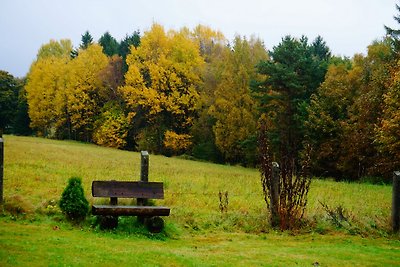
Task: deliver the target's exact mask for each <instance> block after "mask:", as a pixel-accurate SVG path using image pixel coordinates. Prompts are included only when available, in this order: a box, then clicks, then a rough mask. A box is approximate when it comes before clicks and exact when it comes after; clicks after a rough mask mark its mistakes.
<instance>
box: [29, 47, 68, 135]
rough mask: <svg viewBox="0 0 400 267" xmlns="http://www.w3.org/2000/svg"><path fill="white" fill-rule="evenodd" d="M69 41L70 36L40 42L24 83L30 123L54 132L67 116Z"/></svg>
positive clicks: (42, 129)
mask: <svg viewBox="0 0 400 267" xmlns="http://www.w3.org/2000/svg"><path fill="white" fill-rule="evenodd" d="M71 50H72V44H71V41H69V40H61V41H60V42H57V41H53V40H52V41H50V43H48V44H45V45H43V46H42V47H41V48H40V50H39V53H38V56H37V60H36V61H35V62H34V63H33V64H32V66H31V68H30V71H29V73H28V76H27V84H26V86H25V89H26V92H27V101H28V105H29V111H28V112H29V117H30V119H31V127H32V128H35V129H38V131H39V134H42V135H45V136H54V135H56V134H57V132H58V130H59V129H60V128H61V127H62V125H63V124H64V123H65V121H66V120H67V114H66V102H65V101H64V99H65V83H66V75H65V73H66V72H67V71H68V63H69V61H70V57H69V53H70V52H71Z"/></svg>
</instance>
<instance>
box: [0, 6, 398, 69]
mask: <svg viewBox="0 0 400 267" xmlns="http://www.w3.org/2000/svg"><path fill="white" fill-rule="evenodd" d="M396 3H398V1H395V0H301V1H299V0H242V1H237V0H194V1H191V0H186V1H185V0H158V1H156V0H68V1H67V0H64V1H61V0H35V1H34V0H0V36H1V39H0V70H5V71H8V72H10V73H11V74H12V75H14V76H16V77H22V76H25V75H26V74H27V72H28V70H29V67H30V65H31V64H32V62H33V61H34V60H35V58H36V54H37V52H38V50H39V48H40V46H41V45H42V44H45V43H47V42H49V40H50V39H56V40H60V39H65V38H67V39H71V40H72V42H73V45H74V46H75V47H76V46H78V45H79V43H80V40H81V35H82V34H83V33H84V32H85V31H86V30H89V32H90V33H91V34H92V36H93V38H94V40H98V39H99V38H100V36H101V35H102V34H103V33H104V32H106V31H109V32H110V33H111V35H113V36H114V37H115V38H116V39H117V40H121V39H122V38H123V37H124V36H125V35H126V34H131V33H132V32H133V31H135V30H140V31H141V32H142V33H143V32H144V31H146V30H148V29H149V28H150V27H151V25H152V23H153V22H157V23H160V24H162V25H163V26H164V27H165V28H166V29H180V28H181V27H183V26H187V27H189V28H193V27H195V26H196V25H198V24H203V25H207V26H210V27H211V28H213V29H216V30H220V31H221V32H222V33H224V35H225V36H226V37H227V38H228V39H229V40H232V39H233V37H234V36H235V34H240V35H245V36H250V35H252V34H254V35H255V36H257V37H260V38H261V39H262V40H263V41H264V43H265V46H266V48H267V49H272V47H273V46H275V45H277V44H279V42H280V41H281V38H282V37H283V36H285V35H288V34H290V35H292V36H295V37H300V36H301V35H306V36H307V37H309V39H310V40H312V39H314V38H315V37H316V36H317V35H321V36H322V37H323V38H324V40H325V41H326V42H327V44H328V46H329V47H330V48H331V50H332V52H333V54H335V55H344V56H349V57H352V56H353V55H354V54H355V53H364V54H365V53H366V48H367V46H368V45H369V44H371V42H372V41H374V40H375V39H380V38H382V37H383V36H384V35H385V30H384V28H383V25H384V24H385V25H388V26H392V27H395V28H399V27H400V26H399V25H396V23H395V21H394V20H393V15H397V10H396V9H395V4H396Z"/></svg>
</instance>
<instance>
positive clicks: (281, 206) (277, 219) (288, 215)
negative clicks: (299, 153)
mask: <svg viewBox="0 0 400 267" xmlns="http://www.w3.org/2000/svg"><path fill="white" fill-rule="evenodd" d="M267 133H268V130H267V126H266V124H265V123H263V124H261V127H260V135H259V146H258V147H259V156H260V172H261V185H262V188H263V193H264V200H265V202H266V204H267V206H268V208H269V209H270V210H271V224H272V226H273V227H277V226H279V228H280V229H282V230H287V229H294V228H297V227H298V226H299V222H300V220H301V219H302V217H303V215H304V211H305V208H306V205H307V194H308V190H309V188H310V183H311V176H310V173H309V167H310V152H311V151H310V148H309V146H306V150H305V153H304V156H303V159H302V164H301V170H300V172H299V173H297V172H296V161H295V158H294V157H293V156H291V155H282V156H281V159H280V161H279V164H276V165H275V166H273V164H274V163H273V161H272V155H271V153H270V148H269V140H268V137H267ZM278 166H280V169H278ZM274 175H277V179H276V181H277V183H278V185H275V188H277V190H278V193H277V194H278V196H279V197H278V199H277V201H274V196H273V194H274V184H273V181H274ZM274 202H277V203H274ZM275 211H276V212H275ZM275 213H276V214H275Z"/></svg>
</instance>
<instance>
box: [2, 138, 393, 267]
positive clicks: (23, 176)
mask: <svg viewBox="0 0 400 267" xmlns="http://www.w3.org/2000/svg"><path fill="white" fill-rule="evenodd" d="M4 140H5V170H4V175H5V180H4V196H5V205H4V209H5V210H6V212H3V215H2V217H0V265H1V266H14V265H19V266H22V265H51V266H58V265H78V266H79V265H81V266H86V265H95V264H96V263H99V265H104V266H109V265H134V264H135V263H140V265H146V266H153V265H165V266H174V265H175V266H191V265H195V266H198V265H205V266H209V265H218V266H219V265H268V266H271V265H278V266H282V265H300V266H303V265H304V266H310V265H311V264H312V263H313V262H319V263H320V264H321V266H337V265H350V266H353V265H355V266H366V265H369V266H382V265H389V266H390V265H392V266H393V265H398V264H400V260H396V259H398V258H399V257H400V243H399V241H398V236H393V235H391V234H390V209H391V187H390V186H385V185H370V184H357V183H337V182H333V181H326V180H314V181H313V182H312V185H311V188H310V192H309V201H308V206H307V210H306V214H305V225H304V227H303V230H302V231H300V232H297V233H280V232H275V231H274V230H272V229H271V228H270V227H269V224H268V219H267V218H268V212H267V210H266V206H265V203H264V200H263V195H262V189H261V185H260V181H259V179H260V178H259V172H258V171H257V170H255V169H246V168H243V167H238V166H224V165H216V164H210V163H203V162H195V161H187V160H183V159H179V158H166V157H163V156H156V155H151V156H150V169H149V180H150V181H162V182H164V185H165V199H164V200H157V201H155V202H156V204H160V205H166V206H170V207H171V209H172V210H171V216H169V217H167V218H166V222H167V225H166V229H165V231H164V232H163V233H162V234H160V235H155V236H153V235H151V234H148V233H146V231H145V230H143V229H140V226H137V225H135V223H134V221H135V220H133V219H122V224H121V225H120V227H119V228H118V229H117V230H115V231H112V232H102V231H99V230H98V228H96V227H95V228H93V227H92V226H91V223H92V222H93V219H92V218H89V220H88V222H87V223H86V224H84V225H82V226H81V227H78V226H71V225H70V224H69V223H67V222H64V220H63V217H62V216H61V215H60V213H59V210H58V209H57V207H56V205H55V203H56V202H57V201H58V200H59V199H60V196H61V193H62V191H63V189H64V188H65V186H66V184H67V181H68V178H70V177H71V176H79V177H82V182H83V186H84V190H85V194H86V197H87V198H88V200H89V202H90V203H94V202H101V201H103V202H104V201H107V200H106V199H103V200H101V199H100V200H99V199H93V198H92V197H91V188H90V187H91V182H92V181H93V180H110V179H115V180H139V177H140V154H139V153H134V152H127V151H119V150H115V149H108V148H102V147H98V146H94V145H88V144H82V143H79V142H71V141H56V140H48V139H42V138H32V137H15V136H5V137H4ZM219 191H222V192H225V191H228V195H229V206H228V212H227V213H226V214H221V212H220V210H219V198H218V192H219ZM126 202H127V201H126ZM319 202H323V203H326V204H327V205H329V206H330V207H332V208H336V207H338V206H341V207H343V208H344V210H345V214H346V216H347V217H348V218H349V222H348V223H343V225H341V226H336V225H334V224H332V222H331V221H330V219H329V217H328V216H327V214H326V212H325V211H324V210H323V208H322V206H321V204H320V203H319ZM18 214H19V215H18ZM56 226H57V227H56ZM53 228H54V229H55V230H53ZM58 228H60V229H58Z"/></svg>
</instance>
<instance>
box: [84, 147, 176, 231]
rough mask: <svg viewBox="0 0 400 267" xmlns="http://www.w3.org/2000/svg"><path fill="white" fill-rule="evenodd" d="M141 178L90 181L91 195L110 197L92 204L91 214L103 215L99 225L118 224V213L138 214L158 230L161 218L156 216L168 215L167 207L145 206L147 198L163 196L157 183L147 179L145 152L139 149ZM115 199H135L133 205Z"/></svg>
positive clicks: (114, 225)
mask: <svg viewBox="0 0 400 267" xmlns="http://www.w3.org/2000/svg"><path fill="white" fill-rule="evenodd" d="M141 162H142V164H141V181H93V182H92V195H93V197H107V198H110V204H109V205H93V206H92V214H93V215H100V216H107V217H103V219H102V220H101V224H102V225H101V226H102V227H103V228H113V227H116V226H117V225H118V216H138V217H139V220H140V221H142V222H144V223H145V224H146V226H148V228H149V229H150V230H151V231H153V232H158V231H161V229H162V228H163V226H164V221H163V220H162V219H161V218H160V217H158V216H169V214H170V208H168V207H160V206H149V205H147V199H163V198H164V187H163V183H161V182H148V153H147V152H146V151H142V152H141ZM118 198H136V199H137V205H135V206H130V205H128V206H126V205H118Z"/></svg>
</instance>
